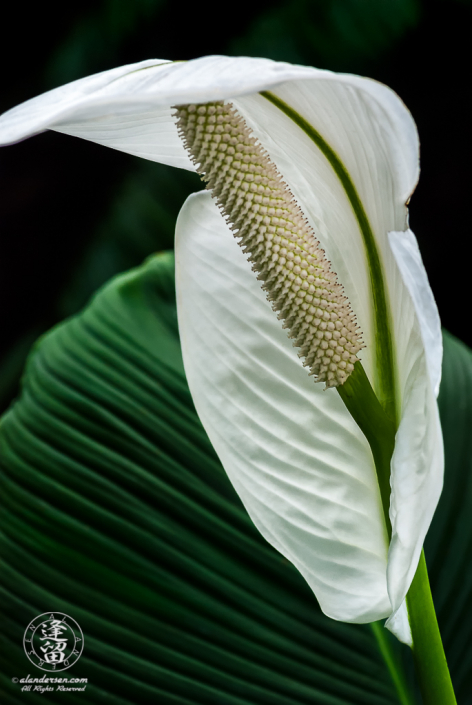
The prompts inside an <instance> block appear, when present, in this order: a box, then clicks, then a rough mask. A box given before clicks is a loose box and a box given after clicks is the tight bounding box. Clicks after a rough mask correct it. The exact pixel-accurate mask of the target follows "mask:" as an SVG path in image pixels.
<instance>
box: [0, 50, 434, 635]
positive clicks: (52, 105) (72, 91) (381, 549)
mask: <svg viewBox="0 0 472 705" xmlns="http://www.w3.org/2000/svg"><path fill="white" fill-rule="evenodd" d="M263 90H270V91H271V92H272V93H273V94H274V95H276V96H277V97H278V98H279V99H281V100H283V101H284V102H285V103H286V104H288V105H289V106H290V108H292V109H293V110H295V111H296V112H297V113H298V114H299V115H300V116H301V117H302V118H304V119H305V120H306V121H307V122H308V123H309V124H310V125H311V126H313V127H314V128H315V129H316V130H317V131H318V132H319V133H320V134H321V135H322V137H323V138H324V140H325V141H326V142H327V143H328V144H329V145H330V147H331V148H332V149H333V150H334V151H335V152H336V154H337V156H338V157H339V158H340V160H341V161H342V162H343V164H344V166H345V168H346V170H347V172H348V173H349V175H350V178H351V180H352V182H353V183H354V185H355V187H356V189H357V192H358V194H359V196H360V199H361V201H362V204H363V207H364V209H365V212H366V214H367V217H368V219H369V222H370V224H371V226H372V230H373V232H374V235H375V239H376V243H377V247H378V250H379V254H380V258H381V262H382V266H383V273H384V279H385V286H386V290H387V295H388V298H389V302H390V308H391V316H392V321H391V325H392V333H393V339H394V347H395V356H396V367H397V386H398V389H397V392H398V397H399V404H400V410H401V422H400V427H399V430H398V434H397V439H396V447H395V452H394V456H393V459H392V479H391V482H392V498H391V507H390V515H391V521H392V527H393V535H392V541H391V544H390V546H388V543H387V540H386V535H385V529H384V527H383V520H382V509H381V504H380V497H379V492H378V488H377V480H376V476H375V469H374V466H373V462H372V458H371V454H370V450H369V447H368V444H367V442H366V440H365V438H364V437H363V436H362V434H361V433H360V431H359V429H358V428H357V426H356V425H355V423H354V422H353V421H352V419H351V417H350V415H349V413H348V412H347V410H346V409H345V407H344V406H343V404H342V403H341V401H340V399H339V397H338V395H337V392H336V391H335V390H328V391H326V392H325V391H323V390H322V389H321V385H314V384H313V381H312V380H311V379H310V378H308V376H307V375H306V371H305V370H304V369H303V368H302V366H301V363H300V361H299V360H298V358H297V356H296V352H295V351H294V350H293V348H292V347H291V344H290V343H289V341H288V340H287V339H286V338H285V333H284V332H283V331H282V329H281V327H280V326H281V324H280V322H279V321H277V319H276V316H275V314H273V312H272V311H271V309H270V306H269V305H268V304H267V302H266V301H265V299H264V295H263V294H262V292H261V291H260V289H259V285H258V283H257V282H256V280H255V277H254V275H253V274H252V272H251V270H250V267H249V266H248V264H247V263H246V262H245V259H244V256H243V255H242V253H241V252H240V250H239V249H238V247H237V245H236V244H235V242H234V241H233V240H232V239H231V237H230V235H229V234H228V233H229V231H228V229H227V227H226V225H225V224H224V222H223V219H222V217H221V215H220V214H219V213H218V211H217V210H216V208H215V207H214V206H213V205H212V204H211V200H210V198H209V196H207V195H198V196H195V197H194V198H191V199H190V201H189V202H188V203H187V204H186V206H185V207H184V209H183V211H182V213H181V216H180V218H179V224H178V243H177V257H178V266H177V283H178V301H179V304H178V305H179V320H180V327H181V335H182V341H183V352H184V361H185V366H186V371H187V374H188V378H189V384H190V388H191V391H192V394H193V396H194V399H195V403H196V406H197V409H198V411H199V414H200V415H201V417H202V420H203V423H204V425H205V428H206V430H207V432H208V434H209V436H210V438H211V440H212V442H213V443H214V445H215V448H216V449H217V452H218V453H219V455H220V458H221V460H222V462H223V465H224V466H225V468H226V470H227V472H228V474H229V476H230V477H231V480H232V482H233V484H234V485H235V487H236V489H237V491H238V492H239V494H240V496H241V497H242V500H243V502H244V503H245V505H246V507H247V509H248V511H249V513H250V515H251V516H252V518H253V520H254V521H255V523H256V524H257V526H258V527H259V529H260V530H261V532H262V533H263V534H264V536H266V538H267V539H268V540H269V541H270V542H271V543H272V544H273V545H274V546H275V547H276V548H278V549H279V550H280V551H281V552H282V553H283V554H284V555H286V556H287V557H288V558H289V559H290V560H291V561H292V562H293V563H294V564H295V565H296V566H297V567H298V568H299V570H300V571H301V572H302V573H303V575H304V576H305V578H306V579H307V581H308V582H309V583H310V585H311V586H312V588H313V590H314V592H315V594H316V595H317V597H318V599H319V600H320V604H321V606H322V608H323V610H324V611H325V612H326V613H327V614H329V615H330V616H331V617H333V618H335V619H341V620H345V621H351V622H366V621H371V620H375V619H380V618H382V617H386V616H392V619H391V622H390V628H391V629H392V630H393V631H394V632H395V633H396V634H397V636H399V638H401V639H402V640H404V641H406V642H408V641H409V639H410V636H409V633H408V622H407V620H406V619H405V615H404V606H402V605H404V598H405V595H406V593H407V591H408V588H409V585H410V584H411V580H412V578H413V575H414V572H415V569H416V566H417V563H418V559H419V555H420V552H421V547H422V544H423V541H424V537H425V535H426V532H427V530H428V527H429V524H430V522H431V518H432V516H433V513H434V510H435V508H436V505H437V501H438V499H439V495H440V492H441V487H442V473H443V449H442V436H441V429H440V426H439V420H438V412H437V406H436V400H435V394H437V390H438V387H439V379H440V369H441V357H442V345H441V336H440V327H439V318H438V313H437V309H436V306H435V304H434V299H433V297H432V294H431V290H430V288H429V284H428V280H427V277H426V273H425V270H424V267H423V264H422V262H421V257H420V255H419V251H418V249H417V245H416V240H415V238H414V235H413V234H412V233H411V232H410V231H408V230H407V229H408V222H407V221H408V216H407V208H406V205H405V204H406V202H407V200H408V198H409V196H410V194H411V193H412V191H413V189H414V187H415V185H416V182H417V179H418V173H419V172H418V137H417V132H416V127H415V124H414V122H413V119H412V118H411V115H410V114H409V112H408V110H407V109H406V108H405V106H404V105H403V103H402V102H401V101H400V100H399V98H398V97H397V96H396V95H395V93H393V91H391V90H390V89H389V88H387V87H385V86H383V85H381V84H379V83H377V82H375V81H371V80H368V79H364V78H359V77H357V76H349V75H340V74H333V73H331V72H328V71H320V70H317V69H312V68H308V67H303V66H292V65H290V64H285V63H277V62H273V61H270V60H267V59H251V58H244V57H243V58H231V57H221V56H211V57H203V58H201V59H196V60H193V61H189V62H175V63H173V62H163V61H158V60H153V61H145V62H141V63H139V64H134V65H131V66H125V67H121V68H118V69H114V70H112V71H107V72H104V73H101V74H97V75H95V76H90V77H88V78H85V79H81V80H79V81H75V82H74V83H71V84H69V85H67V86H64V87H61V88H58V89H55V90H54V91H50V92H49V93H46V94H45V95H43V96H39V97H38V98H35V99H33V100H30V101H28V102H26V103H24V104H23V105H20V106H18V107H17V108H14V109H13V110H10V111H8V112H7V113H5V114H4V115H3V116H2V117H0V143H1V144H11V143H13V142H16V141H19V140H21V139H24V138H26V137H28V136H30V135H32V134H36V133H38V132H41V131H42V130H45V129H53V130H57V131H60V132H64V133H68V134H72V135H76V136H79V137H82V138H85V139H89V140H92V141H95V142H99V143H100V144H104V145H106V146H109V147H114V148H116V149H120V150H123V151H126V152H129V153H131V154H135V155H138V156H142V157H145V158H147V159H152V160H155V161H159V162H162V163H165V164H170V165H173V166H178V167H183V168H187V169H193V168H194V167H193V165H192V163H191V161H190V159H189V158H188V156H187V154H186V152H185V150H184V148H183V146H182V144H181V141H180V138H179V137H178V134H177V129H176V125H175V119H174V117H173V116H172V110H171V107H172V106H173V105H177V104H182V103H190V102H209V101H215V100H222V99H230V100H231V101H232V102H233V103H234V105H235V107H236V108H237V109H238V110H239V111H240V113H241V114H242V115H243V117H244V118H245V119H246V121H247V123H248V124H249V126H250V127H251V128H252V130H253V131H254V133H255V135H256V137H258V138H259V140H260V141H261V143H262V145H263V147H264V148H265V149H266V150H267V151H268V153H269V155H270V157H271V158H272V160H273V161H274V162H275V164H276V165H277V167H278V169H279V171H280V172H281V173H282V175H283V177H284V179H285V180H286V181H287V183H288V185H289V188H290V189H291V191H292V193H293V194H294V195H295V197H296V199H297V200H298V202H299V204H300V206H301V207H302V210H303V211H304V213H305V215H306V216H307V218H308V220H309V221H310V223H311V225H312V226H313V228H314V230H315V233H316V235H317V237H318V238H319V239H320V241H321V244H322V246H323V248H324V249H325V250H326V253H327V256H328V258H329V259H330V260H331V262H332V264H333V269H334V271H336V273H337V274H338V277H339V281H340V282H341V283H342V284H343V286H344V289H345V292H346V294H347V296H348V298H349V300H350V302H351V305H352V307H353V310H354V312H355V313H356V315H357V318H358V322H359V324H360V327H361V329H362V331H363V338H364V342H365V343H366V345H367V347H366V349H365V350H364V351H363V352H362V354H361V357H362V361H363V365H364V367H365V369H366V372H367V374H368V376H369V378H370V379H371V382H372V384H373V386H374V388H376V387H377V385H378V380H377V379H376V376H375V375H376V372H375V370H376V366H375V345H374V336H375V332H374V328H373V313H372V301H371V295H370V289H369V272H368V265H367V261H366V256H365V252H364V245H363V241H362V238H361V234H360V230H359V226H358V223H357V220H356V218H355V216H354V212H353V209H352V206H351V204H350V201H349V200H348V198H347V196H346V192H345V191H344V188H343V187H342V185H341V182H340V181H339V178H338V177H337V176H336V174H335V172H334V170H333V169H332V167H331V165H330V163H329V162H328V160H327V159H326V158H325V156H324V155H323V154H322V153H321V151H320V150H319V148H318V147H317V146H316V145H315V144H314V143H313V142H312V141H311V139H310V138H309V137H308V136H307V135H306V133H305V132H304V131H303V130H302V129H301V128H300V127H298V125H297V124H296V123H295V122H294V121H293V120H291V119H290V118H289V117H288V116H287V115H286V114H284V113H283V112H282V111H281V110H279V108H277V107H276V106H275V105H273V104H272V103H271V102H269V101H268V100H267V98H265V97H264V96H262V95H260V91H263ZM389 233H391V235H390V237H389ZM183 243H184V244H183Z"/></svg>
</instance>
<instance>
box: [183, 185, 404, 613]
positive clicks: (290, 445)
mask: <svg viewBox="0 0 472 705" xmlns="http://www.w3.org/2000/svg"><path fill="white" fill-rule="evenodd" d="M176 276H177V302H178V313H179V327H180V330H181V342H182V349H183V356H184V364H185V370H186V374H187V377H188V381H189V385H190V389H191V392H192V395H193V398H194V401H195V404H196V408H197V411H198V414H199V416H200V418H201V420H202V422H203V425H204V427H205V429H206V431H207V433H208V435H209V437H210V440H211V442H212V443H213V445H214V447H215V449H216V451H217V453H218V455H219V457H220V459H221V460H222V462H223V465H224V467H225V469H226V471H227V473H228V475H229V477H230V479H231V481H232V483H233V484H234V486H235V488H236V490H237V492H238V494H239V495H240V497H241V499H242V501H243V502H244V504H245V506H246V508H247V510H248V512H249V514H250V516H251V518H252V519H253V521H254V523H255V524H256V526H257V527H258V528H259V530H260V531H261V533H262V534H263V535H264V537H265V538H266V539H267V540H268V541H269V542H270V543H271V544H272V545H273V546H275V548H277V549H278V550H279V551H280V552H281V553H283V555H285V556H286V557H287V558H288V559H289V560H290V561H292V562H293V563H294V564H295V565H296V567H297V568H298V569H299V570H300V572H301V573H302V575H303V576H304V577H305V579H306V580H307V582H308V583H309V584H310V586H311V587H312V589H313V591H314V592H315V594H316V596H317V598H318V600H319V602H320V605H321V607H322V609H323V611H324V612H325V613H326V614H327V615H329V616H330V617H333V618H335V619H339V620H343V621H348V622H369V621H372V620H376V619H380V618H382V617H385V616H387V615H388V614H390V612H391V607H390V601H389V599H388V595H387V588H386V564H387V539H386V534H385V528H384V523H383V516H382V509H381V504H380V498H379V490H378V485H377V477H376V474H375V468H374V465H373V461H372V456H371V453H370V448H369V446H368V444H367V441H366V440H365V438H364V436H363V435H362V433H361V432H360V430H359V428H358V427H357V426H356V424H355V423H354V421H353V420H352V418H351V416H350V415H349V413H348V412H347V410H346V408H345V407H344V405H343V403H342V401H341V399H340V397H339V395H338V394H337V392H336V391H335V390H333V389H331V390H327V391H323V389H322V387H321V385H315V384H314V383H313V380H312V379H311V378H310V377H308V375H307V374H306V371H305V370H304V369H303V367H302V366H301V364H300V360H299V358H298V356H297V353H296V350H295V349H294V348H293V347H292V344H291V342H290V341H289V340H288V338H287V336H286V333H285V331H283V330H282V328H281V326H280V323H279V321H277V318H276V316H275V315H274V313H273V311H272V309H271V307H270V304H269V303H268V302H267V300H266V298H265V295H264V293H263V292H262V291H261V289H260V286H259V284H258V282H257V280H256V278H255V276H254V274H253V272H252V271H251V267H250V265H249V264H248V262H247V261H246V259H245V257H244V254H243V253H242V251H241V250H240V248H239V247H238V245H237V243H236V241H235V239H234V237H233V235H232V233H231V232H230V230H229V229H228V227H227V226H226V225H225V224H224V222H223V220H222V218H221V216H220V214H219V211H218V210H217V208H216V206H215V204H214V203H213V201H212V200H211V198H210V196H209V195H208V194H207V193H201V194H196V195H194V196H191V197H190V199H189V200H188V201H187V202H186V204H185V206H184V208H183V209H182V211H181V214H180V216H179V220H178V223H177V241H176Z"/></svg>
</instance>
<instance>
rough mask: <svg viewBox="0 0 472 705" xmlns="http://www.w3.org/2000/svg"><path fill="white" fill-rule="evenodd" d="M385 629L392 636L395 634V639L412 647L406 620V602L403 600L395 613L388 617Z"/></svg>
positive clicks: (411, 638) (409, 629)
mask: <svg viewBox="0 0 472 705" xmlns="http://www.w3.org/2000/svg"><path fill="white" fill-rule="evenodd" d="M385 627H386V628H387V629H388V630H389V631H391V632H392V634H395V636H396V637H397V639H398V640H399V641H401V642H402V643H403V644H406V645H407V646H413V637H412V634H411V628H410V622H409V619H408V610H407V607H406V600H403V602H402V603H401V605H400V607H399V608H398V609H397V611H396V612H393V614H391V615H390V617H389V618H388V619H387V621H386V622H385Z"/></svg>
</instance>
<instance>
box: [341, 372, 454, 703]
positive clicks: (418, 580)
mask: <svg viewBox="0 0 472 705" xmlns="http://www.w3.org/2000/svg"><path fill="white" fill-rule="evenodd" d="M336 389H337V391H338V393H339V395H340V397H341V399H342V400H343V402H344V403H345V405H346V407H347V409H348V411H349V413H350V414H351V416H352V417H353V419H354V421H355V422H356V423H357V425H358V426H359V428H360V429H361V431H362V432H363V434H364V435H365V437H366V438H367V441H368V442H369V445H370V448H371V450H372V455H373V458H374V463H375V469H376V471H377V480H378V483H379V489H380V496H381V499H382V506H383V511H384V517H385V526H386V531H387V534H388V538H389V540H390V538H391V535H392V527H391V524H390V518H389V506H390V491H391V490H390V463H391V459H392V454H393V449H394V447H395V425H394V423H393V422H392V420H391V419H390V418H389V417H388V416H387V414H386V413H385V411H384V409H383V408H382V406H381V404H380V402H379V400H378V399H377V397H376V395H375V392H374V390H373V389H372V387H371V384H370V382H369V379H368V377H367V375H366V373H365V371H364V369H363V367H362V365H361V363H360V362H356V364H355V365H354V371H353V372H352V373H351V375H350V376H349V377H348V379H347V381H346V382H345V383H344V384H343V385H342V386H341V387H336ZM407 608H408V618H409V622H410V628H411V634H412V637H413V658H414V662H415V669H416V674H417V677H418V682H419V685H420V690H421V694H422V696H423V703H424V705H456V698H455V695H454V690H453V687H452V682H451V676H450V674H449V669H448V666H447V661H446V656H445V654H444V648H443V644H442V641H441V634H440V632H439V627H438V622H437V619H436V612H435V610H434V604H433V598H432V595H431V588H430V586H429V580H428V571H427V569H426V561H425V558H424V552H421V558H420V562H419V564H418V568H417V570H416V574H415V577H414V578H413V582H412V584H411V586H410V589H409V591H408V595H407ZM387 665H388V664H387Z"/></svg>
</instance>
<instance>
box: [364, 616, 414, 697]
mask: <svg viewBox="0 0 472 705" xmlns="http://www.w3.org/2000/svg"><path fill="white" fill-rule="evenodd" d="M370 626H371V629H372V632H373V633H374V637H375V639H376V641H377V644H378V647H379V650H380V653H381V654H382V656H383V659H384V661H385V665H386V666H387V668H388V672H389V673H390V676H391V678H392V681H393V684H394V686H395V690H396V691H397V695H398V700H399V702H400V703H401V705H413V702H414V699H413V696H412V695H411V694H410V692H409V690H408V687H407V684H406V682H405V677H404V674H403V670H402V668H401V667H400V664H399V663H398V661H397V658H396V654H394V652H393V649H392V644H391V641H390V638H389V637H390V635H389V633H388V632H387V630H386V629H385V627H384V625H383V623H382V622H371V624H370Z"/></svg>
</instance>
